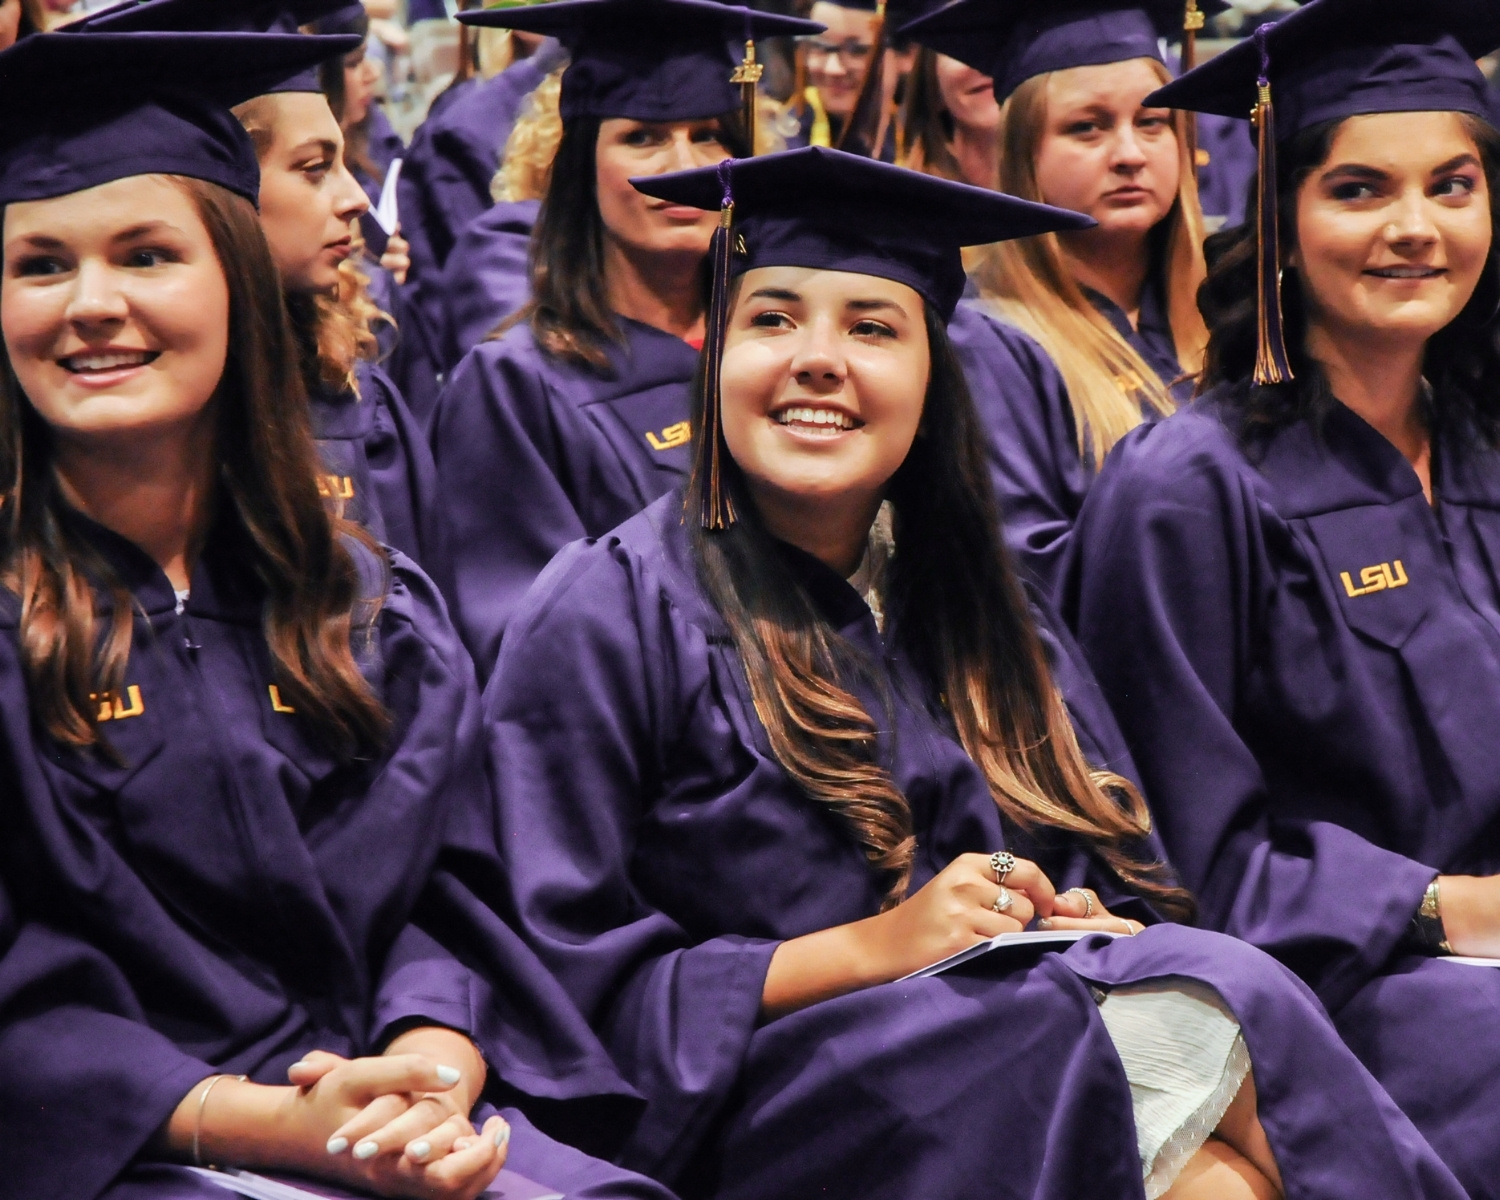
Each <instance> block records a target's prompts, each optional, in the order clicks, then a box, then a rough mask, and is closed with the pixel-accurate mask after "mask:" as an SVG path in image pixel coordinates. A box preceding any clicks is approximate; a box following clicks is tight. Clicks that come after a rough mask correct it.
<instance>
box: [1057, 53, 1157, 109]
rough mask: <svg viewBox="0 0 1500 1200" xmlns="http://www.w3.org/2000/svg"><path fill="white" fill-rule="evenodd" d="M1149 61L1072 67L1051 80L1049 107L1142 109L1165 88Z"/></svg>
mask: <svg viewBox="0 0 1500 1200" xmlns="http://www.w3.org/2000/svg"><path fill="white" fill-rule="evenodd" d="M1155 67H1156V64H1155V63H1153V62H1152V61H1151V60H1150V59H1147V58H1132V59H1128V60H1127V61H1125V62H1116V63H1103V64H1101V65H1098V66H1088V67H1068V68H1067V69H1065V70H1062V71H1053V72H1052V73H1051V74H1050V75H1049V76H1048V77H1047V102H1048V104H1049V105H1077V104H1104V105H1106V106H1107V107H1110V108H1116V107H1122V106H1123V107H1126V108H1131V109H1134V108H1136V107H1139V105H1140V102H1141V100H1143V99H1144V98H1145V97H1146V96H1147V95H1148V94H1149V93H1151V92H1154V91H1155V90H1156V89H1157V88H1159V87H1160V86H1161V83H1162V74H1161V72H1160V71H1159V70H1157V69H1155Z"/></svg>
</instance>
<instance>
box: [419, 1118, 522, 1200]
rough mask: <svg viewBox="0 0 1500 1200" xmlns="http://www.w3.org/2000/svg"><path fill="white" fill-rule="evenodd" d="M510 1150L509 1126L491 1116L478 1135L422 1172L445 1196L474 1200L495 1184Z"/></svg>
mask: <svg viewBox="0 0 1500 1200" xmlns="http://www.w3.org/2000/svg"><path fill="white" fill-rule="evenodd" d="M509 1149H510V1126H509V1125H507V1124H506V1123H505V1121H504V1120H503V1119H502V1118H500V1117H491V1118H490V1119H489V1120H488V1121H486V1122H485V1123H484V1128H483V1129H481V1130H480V1131H479V1133H478V1134H477V1135H474V1136H471V1137H468V1138H460V1139H458V1141H456V1142H455V1143H454V1146H453V1149H452V1150H451V1151H450V1152H449V1153H448V1154H447V1155H445V1156H444V1157H443V1158H441V1159H439V1160H437V1161H435V1162H434V1163H432V1165H431V1166H428V1167H426V1168H424V1169H423V1171H422V1178H423V1181H424V1182H425V1183H426V1184H427V1185H428V1187H429V1188H431V1189H433V1190H435V1191H437V1193H438V1194H439V1195H442V1196H444V1197H456V1198H459V1200H471V1198H472V1197H474V1196H477V1195H479V1193H481V1192H483V1191H484V1189H485V1188H487V1187H489V1185H490V1184H491V1183H493V1182H494V1181H495V1176H496V1175H498V1174H500V1168H501V1167H503V1166H504V1165H505V1159H506V1156H507V1154H508V1153H509Z"/></svg>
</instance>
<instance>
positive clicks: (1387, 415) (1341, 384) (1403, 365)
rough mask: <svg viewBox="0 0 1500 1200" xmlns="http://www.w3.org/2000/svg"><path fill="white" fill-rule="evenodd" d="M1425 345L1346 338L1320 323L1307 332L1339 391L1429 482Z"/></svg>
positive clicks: (1314, 353) (1309, 350)
mask: <svg viewBox="0 0 1500 1200" xmlns="http://www.w3.org/2000/svg"><path fill="white" fill-rule="evenodd" d="M1425 350H1426V342H1425V341H1405V340H1397V339H1394V338H1389V337H1385V336H1380V337H1375V336H1370V337H1344V336H1342V335H1341V334H1336V333H1334V332H1332V331H1330V330H1328V329H1327V328H1324V327H1322V326H1319V325H1317V324H1313V325H1311V326H1310V327H1309V329H1308V331H1307V353H1308V355H1309V356H1310V357H1311V358H1313V359H1315V360H1316V361H1317V363H1318V365H1319V366H1321V367H1322V368H1323V372H1324V374H1326V375H1327V376H1328V386H1329V387H1330V388H1332V390H1333V394H1334V395H1335V396H1337V397H1338V398H1339V400H1340V401H1342V402H1343V404H1344V406H1345V407H1346V408H1350V409H1352V410H1353V411H1354V412H1356V413H1358V414H1359V415H1360V416H1361V417H1362V418H1363V419H1364V420H1365V421H1366V422H1368V423H1369V424H1370V425H1372V426H1373V427H1374V428H1375V429H1376V430H1378V431H1379V432H1380V433H1381V434H1382V435H1383V436H1384V437H1385V438H1386V440H1387V441H1389V442H1390V443H1391V444H1392V445H1393V446H1395V447H1396V449H1397V450H1399V451H1401V453H1402V455H1403V456H1405V458H1406V460H1407V462H1409V463H1411V464H1412V467H1413V468H1414V469H1415V470H1416V471H1417V474H1418V475H1419V476H1420V477H1421V478H1422V481H1423V486H1424V487H1428V479H1427V471H1426V464H1427V463H1428V459H1429V454H1430V451H1431V439H1430V437H1429V431H1428V429H1427V421H1426V418H1425V415H1424V414H1423V411H1422V404H1421V396H1422V358H1423V354H1424V352H1425ZM1429 496H1430V488H1429Z"/></svg>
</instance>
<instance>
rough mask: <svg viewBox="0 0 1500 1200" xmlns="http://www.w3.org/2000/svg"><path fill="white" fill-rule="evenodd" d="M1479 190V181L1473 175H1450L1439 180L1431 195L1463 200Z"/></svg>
mask: <svg viewBox="0 0 1500 1200" xmlns="http://www.w3.org/2000/svg"><path fill="white" fill-rule="evenodd" d="M1478 190H1479V180H1478V179H1476V178H1475V177H1474V176H1473V175H1467V174H1464V175H1450V176H1448V177H1447V178H1446V179H1442V180H1439V181H1438V183H1437V185H1436V186H1435V187H1434V188H1433V190H1432V194H1433V195H1434V196H1437V197H1440V198H1453V199H1463V198H1464V197H1466V196H1472V195H1473V194H1474V193H1475V192H1476V191H1478Z"/></svg>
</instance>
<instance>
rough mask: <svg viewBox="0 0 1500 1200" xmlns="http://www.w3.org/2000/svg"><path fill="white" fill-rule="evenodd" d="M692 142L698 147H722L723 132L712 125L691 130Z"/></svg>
mask: <svg viewBox="0 0 1500 1200" xmlns="http://www.w3.org/2000/svg"><path fill="white" fill-rule="evenodd" d="M693 141H694V142H696V143H697V144H698V145H700V146H722V145H723V144H724V131H723V130H721V129H719V128H718V127H717V126H714V125H709V126H705V127H704V128H702V129H695V130H693Z"/></svg>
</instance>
